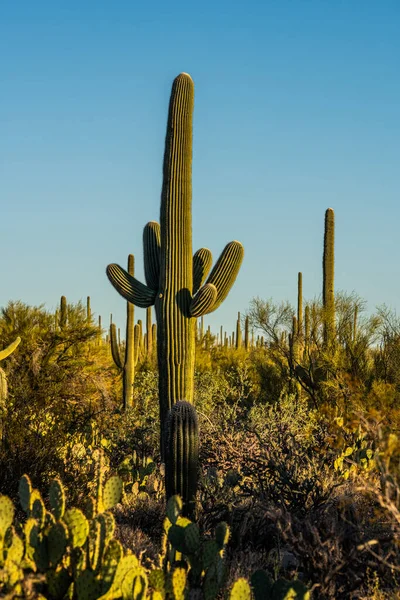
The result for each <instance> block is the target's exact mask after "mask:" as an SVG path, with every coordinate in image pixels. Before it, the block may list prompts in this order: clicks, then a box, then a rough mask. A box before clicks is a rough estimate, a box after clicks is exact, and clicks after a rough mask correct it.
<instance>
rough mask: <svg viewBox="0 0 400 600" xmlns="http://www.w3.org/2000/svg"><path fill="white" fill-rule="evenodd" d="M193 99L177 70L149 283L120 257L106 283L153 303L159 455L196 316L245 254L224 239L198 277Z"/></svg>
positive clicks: (190, 371)
mask: <svg viewBox="0 0 400 600" xmlns="http://www.w3.org/2000/svg"><path fill="white" fill-rule="evenodd" d="M193 105H194V84H193V81H192V79H191V77H190V76H189V75H188V74H187V73H181V74H180V75H178V77H176V79H175V80H174V83H173V85H172V91H171V99H170V104H169V114H168V125H167V133H166V139H165V153H164V166H163V185H162V193H161V210H160V225H158V224H157V223H154V222H151V223H149V224H148V225H146V227H145V230H144V234H143V240H144V259H145V276H146V283H147V285H144V284H142V283H140V282H139V281H137V280H136V279H135V278H134V277H132V276H130V275H129V274H128V273H127V272H126V271H125V270H124V269H122V268H121V267H119V266H118V265H115V264H112V265H109V266H108V267H107V275H108V277H109V279H110V281H111V283H112V284H113V285H114V287H115V288H116V289H117V291H118V292H119V293H120V294H122V296H124V297H125V298H126V299H127V300H128V301H130V302H132V303H133V304H135V305H136V306H139V307H142V308H147V307H149V306H152V305H154V306H155V311H156V318H157V354H158V368H159V402H160V424H161V455H162V457H164V455H165V452H164V448H165V427H166V419H167V415H168V412H169V410H170V409H171V408H172V406H173V405H174V404H175V403H176V402H178V401H179V400H182V399H183V398H185V399H186V400H187V401H189V402H192V401H193V383H194V359H195V328H196V319H197V318H199V317H201V316H203V315H205V314H207V313H210V312H212V311H213V310H215V309H216V308H218V306H219V305H220V304H221V303H222V302H223V300H224V299H225V298H226V296H227V295H228V293H229V290H230V288H231V287H232V285H233V283H234V281H235V279H236V276H237V273H238V271H239V268H240V264H241V262H242V259H243V246H242V245H241V244H240V243H239V242H236V241H235V242H231V243H229V244H228V245H227V246H226V247H225V249H224V250H223V252H222V254H221V256H220V258H219V259H218V261H217V263H216V265H215V266H214V268H213V269H212V271H211V273H210V275H209V276H208V279H207V281H206V283H205V284H203V281H204V280H205V278H206V276H207V267H208V268H209V265H210V264H211V260H210V256H211V254H210V252H209V251H206V250H205V251H202V252H201V251H198V252H197V253H196V255H195V257H196V258H195V257H193V254H192V174H191V168H192V116H193ZM199 262H202V263H203V265H204V268H203V269H202V270H201V278H200V280H197V281H196V280H195V279H194V274H193V272H195V274H196V273H197V274H198V273H199V272H200V269H199V268H198V263H199ZM196 288H198V291H197V289H196ZM194 292H195V293H194Z"/></svg>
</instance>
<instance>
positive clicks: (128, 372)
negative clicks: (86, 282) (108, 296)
mask: <svg viewBox="0 0 400 600" xmlns="http://www.w3.org/2000/svg"><path fill="white" fill-rule="evenodd" d="M128 274H129V275H130V276H131V277H133V276H134V274H135V259H134V256H133V254H129V256H128ZM134 312H135V309H134V306H133V304H131V303H130V302H127V303H126V334H125V355H124V357H123V358H122V357H121V353H120V349H119V347H118V339H117V329H116V326H115V324H114V323H111V325H110V341H111V354H112V357H113V359H114V362H115V364H116V366H117V367H118V369H120V371H121V372H122V382H123V384H122V385H123V404H124V409H127V408H128V407H130V406H133V382H134V379H135V335H134V333H135V323H134V316H135V315H134ZM136 352H137V348H136Z"/></svg>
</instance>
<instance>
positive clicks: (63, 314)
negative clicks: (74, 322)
mask: <svg viewBox="0 0 400 600" xmlns="http://www.w3.org/2000/svg"><path fill="white" fill-rule="evenodd" d="M67 318H68V306H67V299H66V297H65V296H61V299H60V312H59V326H60V329H61V331H63V330H64V329H65V328H66V326H67Z"/></svg>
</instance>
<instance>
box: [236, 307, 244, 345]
mask: <svg viewBox="0 0 400 600" xmlns="http://www.w3.org/2000/svg"><path fill="white" fill-rule="evenodd" d="M235 339H236V348H241V347H242V328H241V323H240V312H238V318H237V321H236V338H235Z"/></svg>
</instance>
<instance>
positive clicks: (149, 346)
mask: <svg viewBox="0 0 400 600" xmlns="http://www.w3.org/2000/svg"><path fill="white" fill-rule="evenodd" d="M152 352H153V326H152V322H151V306H149V307H148V308H146V353H147V356H148V357H150V356H151V354H152Z"/></svg>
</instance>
